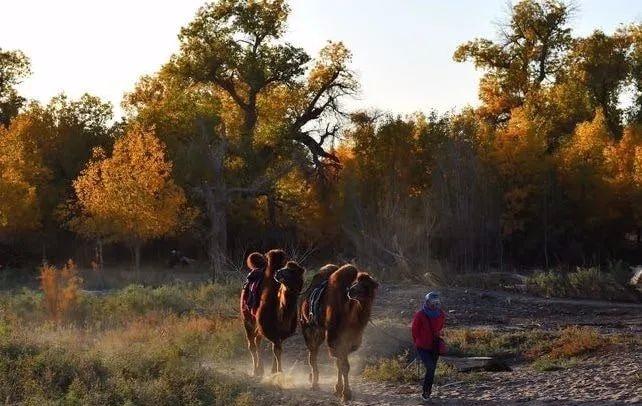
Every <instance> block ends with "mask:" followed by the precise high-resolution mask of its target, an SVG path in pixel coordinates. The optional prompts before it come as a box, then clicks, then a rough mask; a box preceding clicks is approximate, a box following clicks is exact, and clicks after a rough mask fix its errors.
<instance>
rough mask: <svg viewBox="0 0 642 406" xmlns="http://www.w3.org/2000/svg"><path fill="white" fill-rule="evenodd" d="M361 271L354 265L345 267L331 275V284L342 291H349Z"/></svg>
mask: <svg viewBox="0 0 642 406" xmlns="http://www.w3.org/2000/svg"><path fill="white" fill-rule="evenodd" d="M358 274H359V270H358V269H357V267H356V266H354V265H352V264H346V265H343V266H342V267H341V268H339V269H337V270H336V271H335V272H333V273H332V275H330V279H329V284H330V285H332V286H336V287H339V288H342V289H347V288H348V287H350V285H352V283H353V282H354V280H355V279H356V278H357V275H358Z"/></svg>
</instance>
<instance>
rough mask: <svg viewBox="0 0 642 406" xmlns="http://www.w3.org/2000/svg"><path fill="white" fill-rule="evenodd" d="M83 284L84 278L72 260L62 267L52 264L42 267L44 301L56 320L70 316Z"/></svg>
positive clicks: (41, 279) (41, 286) (41, 283)
mask: <svg viewBox="0 0 642 406" xmlns="http://www.w3.org/2000/svg"><path fill="white" fill-rule="evenodd" d="M81 286H82V278H80V277H79V276H78V271H77V269H76V265H75V264H74V262H73V261H72V260H69V262H67V264H66V265H65V266H64V267H63V268H62V269H58V268H56V267H55V266H51V265H44V266H43V267H42V268H40V288H41V289H42V291H43V293H44V297H43V303H44V306H45V309H46V310H47V312H48V313H49V316H50V317H51V319H52V320H54V321H57V322H58V321H61V320H62V319H64V318H65V317H67V316H69V314H70V312H71V311H72V310H73V309H74V307H75V306H76V305H77V303H78V297H79V291H80V288H81Z"/></svg>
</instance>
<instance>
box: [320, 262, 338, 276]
mask: <svg viewBox="0 0 642 406" xmlns="http://www.w3.org/2000/svg"><path fill="white" fill-rule="evenodd" d="M338 270H339V266H338V265H335V264H326V265H323V266H322V267H321V269H319V274H321V275H323V277H324V278H326V279H327V278H329V277H330V276H331V275H332V274H333V273H335V272H336V271H338Z"/></svg>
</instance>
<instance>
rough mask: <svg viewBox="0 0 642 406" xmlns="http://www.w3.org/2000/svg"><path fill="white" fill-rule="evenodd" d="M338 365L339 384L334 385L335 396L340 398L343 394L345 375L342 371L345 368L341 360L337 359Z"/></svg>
mask: <svg viewBox="0 0 642 406" xmlns="http://www.w3.org/2000/svg"><path fill="white" fill-rule="evenodd" d="M336 365H337V384H336V385H334V394H335V395H336V396H339V395H341V394H342V393H343V373H342V371H341V369H342V368H343V365H342V364H341V359H340V358H337V359H336Z"/></svg>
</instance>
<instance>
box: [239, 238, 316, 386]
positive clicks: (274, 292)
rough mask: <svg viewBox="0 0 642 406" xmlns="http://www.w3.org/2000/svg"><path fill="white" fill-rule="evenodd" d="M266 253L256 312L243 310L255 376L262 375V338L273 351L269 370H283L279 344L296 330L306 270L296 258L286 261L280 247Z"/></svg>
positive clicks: (281, 350)
mask: <svg viewBox="0 0 642 406" xmlns="http://www.w3.org/2000/svg"><path fill="white" fill-rule="evenodd" d="M259 255H260V254H259ZM266 257H267V258H266V262H267V265H266V267H265V271H264V276H263V281H262V283H261V288H260V299H259V303H258V306H257V309H256V312H255V313H254V314H250V315H248V314H247V312H243V311H242V314H243V321H244V323H243V324H244V327H245V334H246V337H247V345H248V349H249V350H250V353H251V355H252V364H253V367H254V376H262V375H263V363H262V361H261V356H260V353H259V349H260V345H261V340H262V339H263V338H266V339H267V340H269V341H270V342H272V352H273V354H274V361H273V363H272V373H277V372H282V371H283V369H282V367H281V354H282V352H283V348H282V344H283V341H284V340H285V339H287V338H288V337H290V336H291V335H293V334H294V332H295V330H296V322H297V300H298V297H299V293H300V292H301V289H302V288H303V273H304V272H305V270H304V269H303V268H302V267H300V266H299V265H298V264H297V263H296V262H293V261H288V262H286V255H285V252H283V251H282V250H271V251H269V252H268V253H267V254H266ZM248 260H249V258H248ZM242 310H243V309H242Z"/></svg>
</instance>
